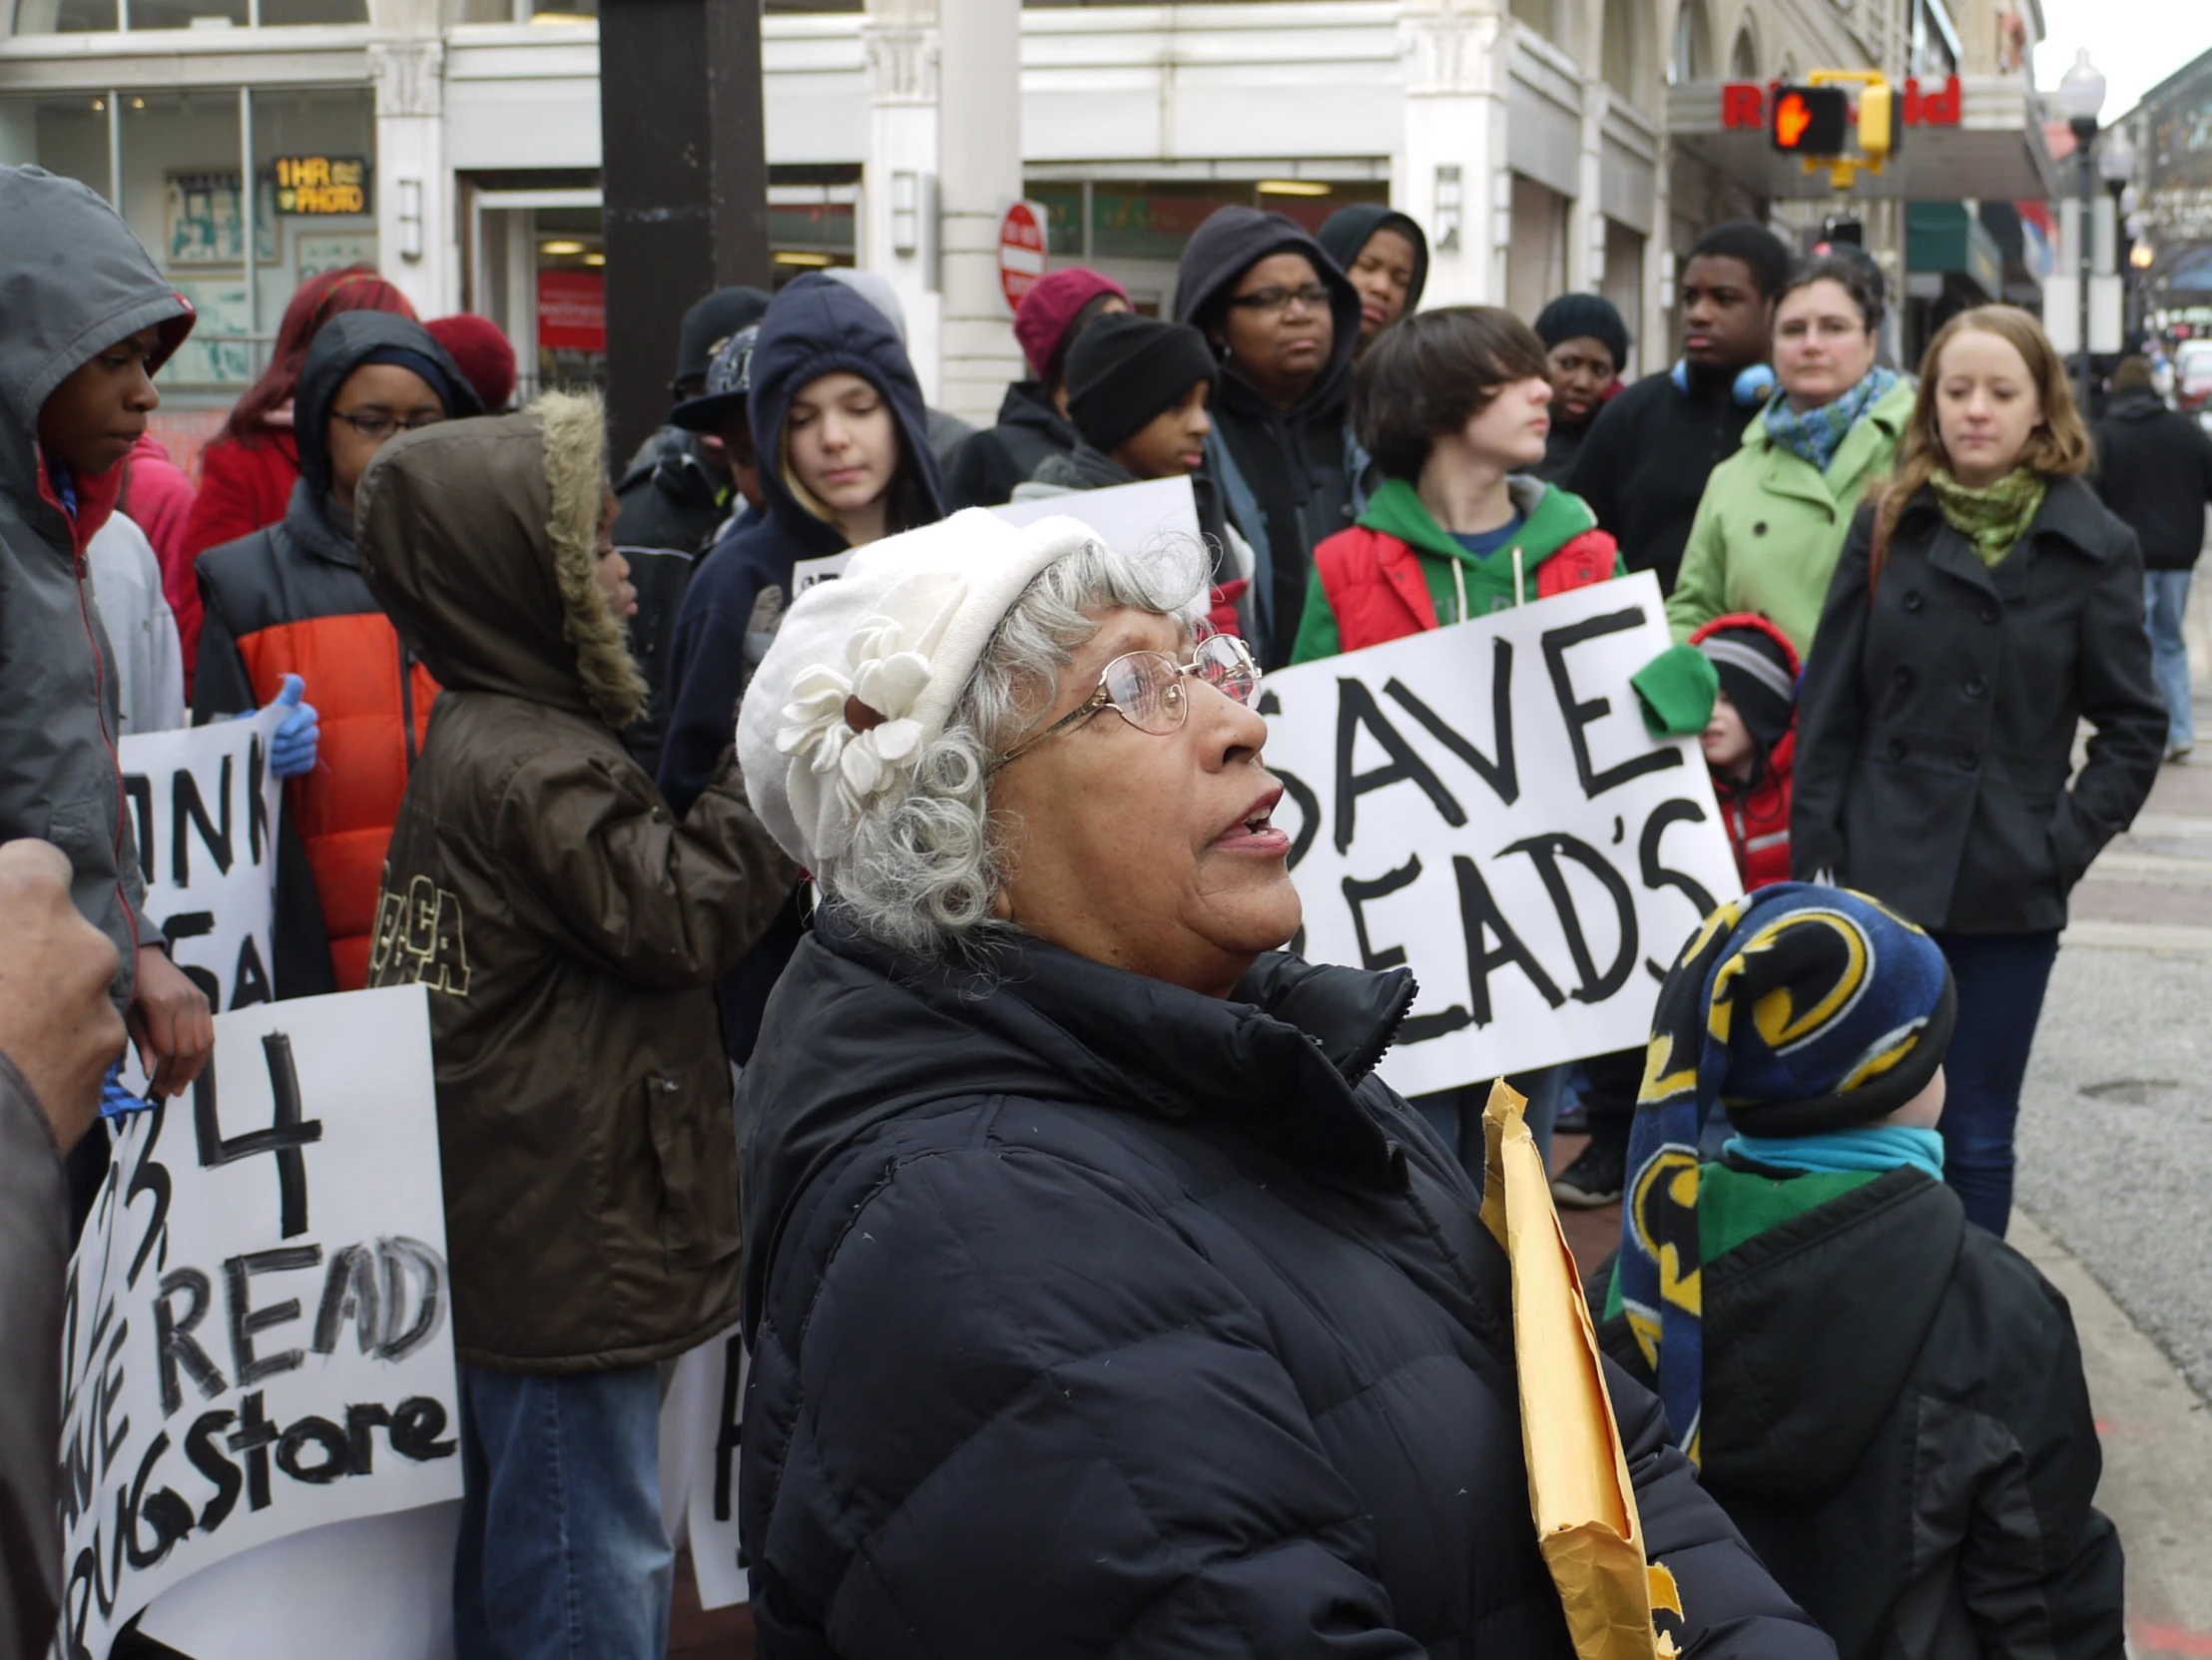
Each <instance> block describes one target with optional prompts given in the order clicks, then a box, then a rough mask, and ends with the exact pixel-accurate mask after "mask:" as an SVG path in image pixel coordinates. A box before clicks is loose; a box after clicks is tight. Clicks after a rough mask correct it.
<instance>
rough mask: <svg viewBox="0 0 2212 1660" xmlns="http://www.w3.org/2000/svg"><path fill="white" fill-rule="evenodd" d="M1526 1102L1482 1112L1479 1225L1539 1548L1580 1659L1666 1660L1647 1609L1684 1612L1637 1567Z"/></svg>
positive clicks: (1586, 1331) (1591, 1355)
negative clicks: (1508, 1332) (1506, 1278)
mask: <svg viewBox="0 0 2212 1660" xmlns="http://www.w3.org/2000/svg"><path fill="white" fill-rule="evenodd" d="M1527 1104H1528V1103H1527V1102H1526V1100H1524V1099H1523V1098H1522V1097H1521V1096H1520V1095H1518V1094H1516V1093H1515V1092H1514V1091H1513V1090H1511V1089H1510V1088H1508V1087H1507V1086H1506V1085H1505V1084H1503V1083H1498V1084H1495V1085H1493V1086H1491V1089H1490V1102H1489V1106H1488V1108H1487V1109H1486V1110H1485V1111H1484V1112H1483V1114H1482V1141H1483V1147H1484V1150H1485V1153H1484V1162H1485V1166H1486V1169H1485V1174H1484V1177H1483V1184H1482V1223H1483V1226H1484V1227H1486V1228H1488V1229H1489V1230H1490V1233H1491V1234H1492V1236H1493V1237H1495V1239H1496V1240H1497V1242H1498V1244H1500V1245H1502V1246H1503V1247H1504V1248H1505V1254H1506V1256H1507V1257H1508V1258H1509V1259H1510V1260H1511V1263H1512V1281H1513V1353H1514V1362H1515V1367H1516V1370H1517V1372H1518V1375H1519V1381H1520V1409H1521V1445H1522V1449H1523V1452H1524V1454H1525V1456H1526V1459H1527V1463H1528V1499H1529V1506H1530V1508H1531V1509H1532V1510H1533V1511H1534V1512H1535V1517H1536V1542H1537V1544H1538V1546H1539V1548H1541V1550H1542V1551H1543V1553H1544V1563H1545V1565H1546V1566H1547V1567H1549V1568H1550V1569H1551V1578H1552V1583H1553V1584H1555V1585H1557V1586H1558V1588H1559V1602H1560V1605H1561V1606H1562V1607H1563V1608H1565V1610H1566V1614H1567V1630H1568V1632H1569V1633H1570V1634H1571V1635H1572V1636H1573V1638H1574V1650H1575V1653H1576V1654H1577V1655H1579V1656H1580V1657H1581V1660H1667V1657H1669V1656H1671V1655H1673V1654H1674V1652H1675V1645H1674V1640H1673V1638H1672V1637H1670V1636H1668V1635H1667V1634H1666V1633H1664V1632H1660V1631H1658V1630H1657V1629H1656V1628H1655V1627H1654V1625H1653V1623H1652V1611H1653V1609H1654V1608H1655V1607H1657V1608H1664V1609H1666V1610H1668V1611H1669V1612H1670V1613H1673V1614H1675V1615H1677V1616H1679V1615H1680V1614H1681V1612H1682V1602H1681V1598H1680V1596H1679V1595H1678V1594H1677V1593H1676V1591H1675V1585H1674V1576H1673V1575H1672V1574H1670V1573H1668V1572H1667V1570H1666V1568H1665V1567H1663V1566H1661V1565H1659V1564H1657V1563H1647V1562H1646V1561H1645V1559H1644V1542H1643V1529H1642V1527H1641V1525H1640V1524H1639V1522H1638V1520H1637V1516H1636V1491H1635V1488H1634V1486H1633V1485H1632V1484H1631V1483H1630V1481H1629V1478H1628V1459H1627V1457H1626V1455H1625V1454H1624V1453H1623V1452H1622V1450H1621V1437H1620V1430H1619V1428H1618V1427H1617V1426H1616V1425H1615V1424H1614V1421H1613V1402H1612V1398H1611V1396H1610V1395H1609V1394H1607V1392H1606V1388H1605V1370H1604V1368H1603V1367H1602V1366H1601V1365H1600V1364H1599V1361H1598V1348H1597V1333H1596V1331H1595V1330H1593V1329H1592V1327H1591V1325H1590V1315H1589V1311H1588V1310H1587V1309H1586V1308H1585V1307H1584V1306H1583V1303H1582V1293H1581V1291H1580V1289H1579V1287H1578V1285H1577V1276H1576V1274H1575V1267H1574V1256H1573V1254H1572V1253H1571V1252H1570V1251H1568V1249H1567V1239H1566V1235H1565V1234H1563V1233H1561V1232H1560V1230H1559V1215H1558V1212H1556V1211H1555V1210H1553V1209H1552V1205H1551V1182H1550V1179H1549V1177H1548V1176H1547V1174H1546V1173H1545V1170H1544V1166H1543V1160H1542V1159H1541V1158H1540V1157H1538V1155H1537V1152H1536V1143H1535V1139H1534V1138H1533V1137H1532V1136H1531V1135H1530V1134H1529V1132H1528V1126H1527V1124H1526V1123H1524V1122H1523V1121H1522V1118H1521V1112H1522V1109H1523V1108H1524V1107H1526V1106H1527Z"/></svg>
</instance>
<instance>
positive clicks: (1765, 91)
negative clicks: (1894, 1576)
mask: <svg viewBox="0 0 2212 1660" xmlns="http://www.w3.org/2000/svg"><path fill="white" fill-rule="evenodd" d="M1781 90H1782V83H1781V82H1780V81H1774V82H1770V83H1769V84H1768V85H1766V86H1761V85H1760V84H1759V83H1758V82H1756V81H1724V82H1722V83H1721V126H1722V128H1723V129H1726V130H1730V131H1733V130H1735V129H1737V128H1745V127H1748V128H1754V129H1756V130H1757V131H1759V132H1762V133H1763V132H1765V131H1766V130H1767V100H1768V99H1769V98H1771V97H1772V96H1773V95H1774V94H1776V93H1777V92H1779V91H1781ZM1964 108H1965V94H1964V92H1963V91H1962V90H1961V89H1960V87H1959V84H1958V77H1957V76H1955V75H1953V76H1951V77H1950V78H1949V79H1948V80H1946V81H1945V82H1944V83H1943V84H1942V85H1941V86H1940V87H1923V86H1922V85H1921V83H1920V81H1919V80H1918V79H1917V78H1915V79H1911V80H1908V81H1907V82H1906V83H1905V97H1904V99H1903V100H1902V101H1901V103H1900V107H1899V116H1900V118H1901V119H1902V120H1903V122H1904V124H1905V125H1906V126H1907V127H1956V126H1957V125H1958V120H1959V116H1960V114H1961V112H1962V111H1963V110H1964Z"/></svg>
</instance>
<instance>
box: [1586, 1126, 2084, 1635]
mask: <svg viewBox="0 0 2212 1660" xmlns="http://www.w3.org/2000/svg"><path fill="white" fill-rule="evenodd" d="M1773 1174H1775V1175H1776V1176H1778V1177H1780V1178H1782V1179H1784V1180H1788V1179H1791V1178H1790V1176H1789V1173H1788V1172H1782V1171H1778V1172H1774V1173H1773ZM1703 1286H1704V1295H1705V1303H1704V1307H1705V1320H1704V1335H1705V1413H1704V1416H1703V1418H1701V1419H1700V1422H1701V1423H1702V1424H1703V1426H1704V1427H1703V1434H1702V1437H1701V1445H1702V1446H1703V1449H1704V1455H1705V1467H1704V1470H1703V1472H1702V1477H1703V1480H1704V1483H1705V1488H1706V1491H1708V1492H1710V1493H1711V1494H1712V1495H1713V1496H1714V1497H1715V1498H1716V1499H1718V1500H1719V1501H1720V1503H1721V1505H1722V1506H1723V1507H1724V1508H1725V1509H1726V1510H1727V1511H1728V1513H1729V1515H1730V1516H1732V1517H1733V1518H1734V1519H1735V1522H1736V1525H1737V1526H1739V1527H1741V1528H1742V1529H1743V1530H1744V1537H1745V1538H1747V1539H1749V1540H1750V1541H1751V1543H1752V1545H1753V1546H1754V1548H1756V1549H1757V1550H1758V1552H1759V1555H1760V1559H1761V1560H1762V1561H1764V1562H1765V1563H1766V1564H1767V1566H1768V1567H1770V1568H1771V1569H1773V1570H1774V1575H1775V1577H1776V1578H1777V1579H1779V1580H1781V1582H1782V1583H1783V1585H1784V1586H1785V1587H1786V1588H1787V1589H1788V1590H1789V1592H1790V1594H1791V1595H1793V1596H1795V1597H1797V1598H1798V1599H1799V1600H1800V1601H1802V1602H1803V1603H1804V1605H1805V1607H1806V1610H1807V1611H1808V1612H1809V1613H1811V1614H1812V1615H1814V1617H1815V1618H1817V1619H1818V1620H1819V1621H1820V1622H1821V1624H1822V1626H1823V1627H1824V1628H1825V1629H1826V1630H1827V1631H1828V1632H1829V1633H1830V1634H1831V1635H1833V1636H1834V1637H1835V1639H1836V1646H1837V1649H1838V1650H1839V1651H1840V1652H1841V1653H1842V1654H1843V1655H1844V1657H1845V1660H2120V1656H2121V1655H2122V1654H2123V1653H2124V1651H2125V1642H2124V1631H2123V1623H2122V1613H2123V1604H2124V1602H2125V1597H2124V1594H2123V1580H2124V1578H2125V1569H2124V1563H2123V1560H2122V1556H2121V1551H2120V1540H2119V1535H2118V1534H2117V1533H2115V1532H2114V1531H2113V1528H2112V1523H2111V1522H2110V1521H2109V1520H2108V1519H2107V1518H2106V1517H2105V1516H2103V1515H2102V1514H2100V1513H2099V1512H2098V1511H2097V1510H2096V1509H2095V1508H2093V1507H2092V1505H2091V1503H2090V1500H2091V1499H2093V1498H2094V1497H2095V1496H2096V1490H2097V1478H2098V1475H2099V1473H2100V1471H2101V1470H2102V1467H2103V1457H2102V1454H2101V1452H2100V1451H2099V1449H2098V1446H2097V1430H2096V1420H2095V1418H2094V1416H2093V1415H2092V1414H2091V1412H2090V1410H2089V1389H2088V1385H2087V1383H2085V1382H2084V1381H2083V1379H2082V1374H2081V1345H2080V1343H2079V1341H2078V1340H2077V1339H2076V1338H2075V1336H2074V1328H2073V1317H2072V1315H2071V1314H2070V1313H2069V1312H2068V1311H2067V1308H2066V1300H2065V1299H2064V1298H2062V1297H2061V1296H2059V1295H2058V1293H2057V1292H2056V1291H2054V1290H2052V1289H2051V1287H2050V1285H2049V1284H2048V1283H2047V1282H2046V1281H2045V1280H2044V1279H2043V1277H2042V1276H2041V1275H2040V1274H2038V1273H2036V1272H2035V1269H2034V1267H2033V1266H2032V1265H2031V1264H2030V1263H2029V1262H2028V1261H2027V1259H2026V1258H2025V1257H2022V1256H2021V1255H2020V1254H2019V1253H2018V1252H2016V1251H2014V1250H2012V1249H2011V1248H2010V1247H2009V1246H2007V1245H2006V1244H2005V1243H2004V1242H2003V1241H2002V1240H2000V1239H1998V1238H1997V1237H1996V1236H1995V1235H1993V1234H1987V1233H1984V1232H1982V1231H1981V1230H1980V1229H1979V1228H1975V1227H1972V1226H1970V1225H1969V1224H1968V1223H1967V1222H1966V1216H1965V1211H1964V1210H1963V1209H1962V1208H1961V1207H1960V1205H1959V1203H1958V1196H1957V1195H1956V1194H1954V1193H1952V1192H1951V1191H1950V1189H1948V1188H1946V1187H1944V1186H1943V1184H1942V1183H1940V1182H1936V1181H1931V1180H1930V1179H1929V1178H1928V1177H1926V1176H1924V1175H1922V1174H1921V1173H1920V1172H1919V1171H1917V1170H1893V1171H1890V1172H1888V1173H1886V1174H1884V1175H1882V1176H1879V1177H1877V1178H1876V1179H1875V1180H1874V1181H1871V1182H1869V1183H1867V1184H1866V1185H1865V1186H1864V1187H1860V1188H1855V1189H1854V1190H1852V1191H1851V1192H1850V1193H1847V1194H1845V1195H1844V1196H1843V1197H1841V1198H1839V1199H1832V1200H1830V1201H1829V1202H1828V1203H1827V1204H1825V1205H1821V1206H1818V1207H1816V1208H1814V1209H1812V1210H1808V1211H1806V1212H1804V1213H1803V1214H1802V1215H1799V1216H1796V1217H1793V1218H1791V1219H1790V1220H1789V1221H1787V1222H1784V1223H1781V1224H1779V1225H1777V1226H1776V1227H1773V1228H1770V1229H1768V1230H1767V1231H1766V1232H1764V1233H1762V1234H1759V1235H1757V1236H1755V1237H1754V1238H1752V1239H1750V1240H1747V1241H1745V1242H1744V1243H1743V1244H1742V1245H1739V1246H1737V1247H1736V1249H1734V1250H1733V1251H1730V1252H1728V1253H1727V1254H1725V1255H1724V1256H1720V1257H1717V1258H1714V1259H1713V1260H1712V1261H1710V1262H1708V1263H1706V1264H1705V1267H1704V1272H1703ZM1598 1339H1599V1342H1600V1343H1601V1344H1602V1345H1603V1346H1604V1348H1605V1351H1606V1352H1607V1353H1608V1354H1609V1355H1611V1356H1613V1357H1614V1358H1615V1359H1616V1360H1618V1361H1619V1362H1620V1364H1621V1365H1622V1366H1624V1367H1626V1368H1627V1369H1628V1370H1629V1371H1630V1372H1631V1373H1632V1374H1633V1375H1634V1376H1636V1377H1637V1378H1638V1379H1640V1380H1646V1381H1648V1380H1649V1378H1650V1372H1649V1370H1648V1369H1647V1367H1646V1366H1645V1364H1644V1359H1643V1355H1642V1353H1641V1351H1640V1350H1639V1349H1638V1348H1637V1345H1636V1339H1635V1337H1634V1335H1633V1334H1632V1333H1631V1332H1630V1331H1629V1329H1628V1322H1627V1320H1626V1319H1625V1318H1624V1317H1622V1316H1620V1315H1615V1316H1614V1317H1613V1318H1612V1319H1610V1320H1608V1321H1606V1322H1605V1324H1604V1325H1603V1326H1602V1327H1600V1328H1599V1331H1598Z"/></svg>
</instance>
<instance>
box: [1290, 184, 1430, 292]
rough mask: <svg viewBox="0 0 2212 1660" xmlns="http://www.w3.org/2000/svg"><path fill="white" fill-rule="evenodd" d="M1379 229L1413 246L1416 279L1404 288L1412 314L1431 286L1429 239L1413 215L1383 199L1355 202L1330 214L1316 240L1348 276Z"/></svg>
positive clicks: (1414, 275) (1414, 277) (1414, 276)
mask: <svg viewBox="0 0 2212 1660" xmlns="http://www.w3.org/2000/svg"><path fill="white" fill-rule="evenodd" d="M1378 231H1395V232H1396V233H1397V234H1398V235H1399V236H1401V237H1403V238H1404V239H1405V240H1406V242H1407V243H1409V244H1411V245H1412V249H1413V280H1412V281H1411V282H1410V283H1408V284H1407V286H1406V289H1405V310H1404V313H1403V314H1404V315H1406V316H1411V315H1412V314H1413V313H1414V312H1415V311H1417V310H1419V309H1420V295H1421V290H1422V289H1423V288H1425V287H1427V286H1428V238H1427V236H1426V235H1425V234H1424V233H1423V232H1422V230H1421V228H1420V227H1419V226H1418V225H1416V224H1415V223H1414V222H1413V221H1412V219H1411V218H1410V217H1408V216H1407V215H1404V214H1401V213H1399V212H1398V211H1397V210H1396V209H1395V208H1391V207H1388V206H1386V205H1384V204H1383V203H1381V202H1355V203H1354V204H1353V205H1352V206H1351V207H1349V208H1339V209H1338V210H1337V211H1336V212H1335V213H1333V214H1331V215H1330V216H1329V218H1328V219H1327V220H1326V221H1325V222H1324V223H1323V225H1322V228H1321V230H1320V232H1319V233H1318V234H1317V235H1316V236H1315V239H1314V240H1315V241H1316V242H1318V243H1320V244H1321V247H1322V252H1323V253H1325V254H1327V255H1328V256H1329V257H1330V258H1331V259H1332V260H1334V261H1336V262H1337V268H1338V269H1339V270H1340V271H1342V272H1344V273H1346V274H1347V275H1348V276H1349V275H1350V274H1351V271H1352V268H1353V265H1354V264H1355V262H1357V261H1358V260H1359V258H1360V251H1361V250H1362V249H1364V248H1366V247H1367V246H1368V241H1369V239H1370V238H1372V237H1373V236H1374V235H1375V234H1376V232H1378Z"/></svg>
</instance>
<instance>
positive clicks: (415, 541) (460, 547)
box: [355, 392, 646, 730]
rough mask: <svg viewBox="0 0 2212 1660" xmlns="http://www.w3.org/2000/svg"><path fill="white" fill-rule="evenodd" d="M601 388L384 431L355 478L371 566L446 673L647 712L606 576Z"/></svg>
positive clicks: (420, 646)
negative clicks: (601, 542) (601, 569)
mask: <svg viewBox="0 0 2212 1660" xmlns="http://www.w3.org/2000/svg"><path fill="white" fill-rule="evenodd" d="M606 477H607V444H606V421H605V415H604V411H603V410H602V409H601V407H600V403H599V399H598V398H596V397H591V396H578V395H576V394H573V393H568V392H547V393H545V394H544V395H543V396H541V397H539V398H538V399H537V400H536V401H535V402H534V403H532V404H531V405H530V406H529V407H528V408H527V409H525V410H523V411H522V412H521V413H520V414H518V415H494V416H487V417H484V418H482V419H478V420H465V421H446V422H443V423H441V424H439V425H437V426H429V427H424V428H423V429H422V430H420V431H418V432H408V433H402V434H400V435H399V436H398V437H395V438H394V439H392V441H391V442H390V443H388V444H386V445H385V446H384V447H383V449H382V450H380V451H379V452H378V453H377V456H376V459H375V460H374V461H373V462H371V463H370V464H369V468H368V472H367V473H366V475H365V476H364V477H363V478H362V480H361V485H360V489H359V492H358V507H357V511H356V514H355V524H356V539H357V541H358V544H359V548H360V558H361V573H362V575H363V576H365V577H366V578H367V579H368V585H369V588H370V590H371V591H372V592H373V593H374V594H375V596H376V600H377V603H378V604H380V605H381V606H383V608H384V610H385V611H386V613H388V614H389V615H390V617H391V620H392V622H393V623H394V625H396V626H397V628H398V630H399V632H400V635H401V637H402V638H404V639H405V640H406V642H407V643H408V645H409V646H411V647H412V648H413V649H414V650H415V652H416V653H417V654H418V655H419V656H420V657H421V658H422V660H423V662H424V663H426V664H427V665H428V666H429V669H430V672H431V673H432V674H433V675H435V676H437V678H438V681H439V683H440V684H441V685H443V686H444V687H446V688H447V689H449V690H451V691H456V692H501V693H505V694H507V695H508V696H510V697H517V698H525V699H528V700H529V701H531V702H533V703H542V704H550V705H553V706H554V707H556V708H562V709H572V710H576V711H579V712H587V713H591V714H595V715H597V716H598V717H599V718H600V719H601V720H603V721H605V722H606V723H607V725H608V726H610V727H613V728H616V729H618V730H619V729H620V728H623V727H626V726H628V725H629V724H630V723H631V722H632V721H634V720H636V719H637V718H638V716H639V715H641V714H643V713H644V710H645V701H646V686H645V677H644V676H643V675H641V674H640V673H639V672H638V666H637V664H636V663H635V662H634V661H633V660H632V659H631V656H630V648H629V644H628V641H627V638H626V635H625V630H624V627H623V623H622V620H621V619H620V618H618V617H617V616H616V615H615V614H614V608H613V606H611V605H610V604H609V603H608V601H607V597H606V595H605V593H604V592H603V591H602V590H601V588H600V586H599V582H598V576H597V572H596V566H597V564H598V558H599V555H598V533H599V516H600V512H601V509H602V507H603V506H604V505H605V499H606Z"/></svg>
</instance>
